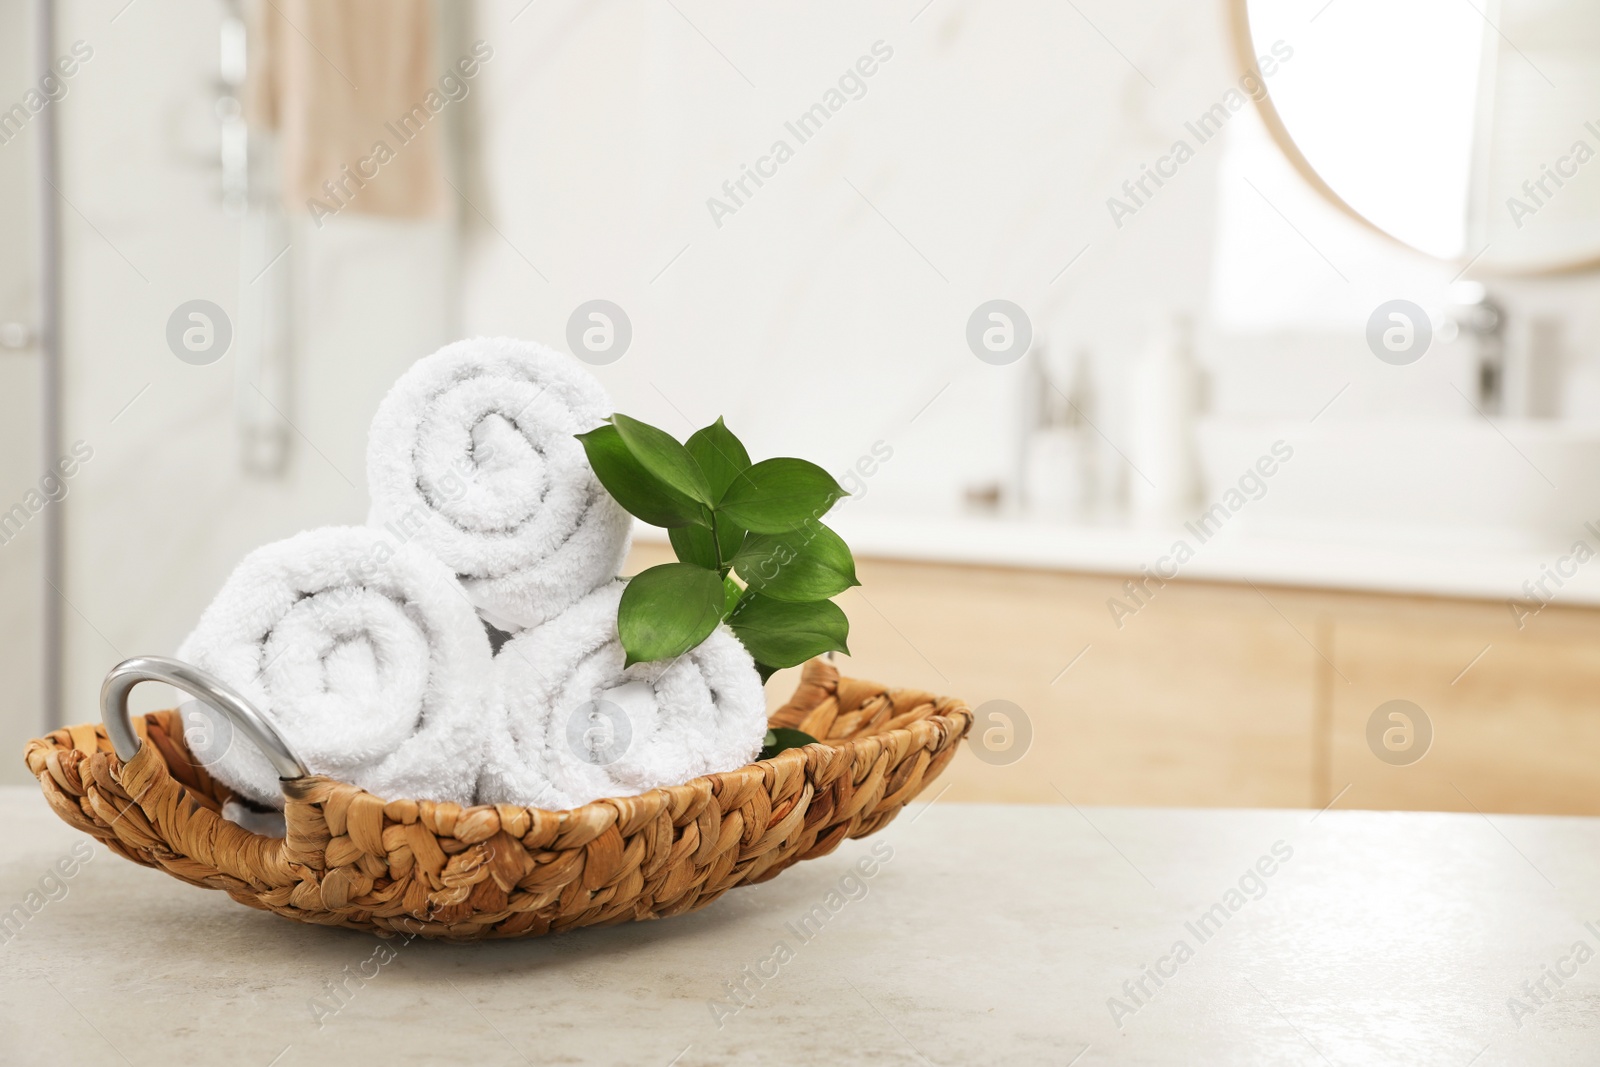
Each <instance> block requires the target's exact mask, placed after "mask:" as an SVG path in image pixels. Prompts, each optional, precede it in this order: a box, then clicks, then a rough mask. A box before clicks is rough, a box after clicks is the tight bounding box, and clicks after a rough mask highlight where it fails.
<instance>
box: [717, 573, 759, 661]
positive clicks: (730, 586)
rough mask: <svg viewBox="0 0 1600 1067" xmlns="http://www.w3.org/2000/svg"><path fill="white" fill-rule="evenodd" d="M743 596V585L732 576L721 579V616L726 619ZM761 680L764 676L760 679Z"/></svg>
mask: <svg viewBox="0 0 1600 1067" xmlns="http://www.w3.org/2000/svg"><path fill="white" fill-rule="evenodd" d="M742 596H744V586H742V585H740V584H739V583H738V582H736V581H734V580H733V579H732V578H724V579H722V617H723V618H724V619H726V618H727V617H728V616H729V615H730V614H731V613H732V612H733V609H734V608H736V607H738V606H739V598H740V597H742ZM761 680H762V681H763V682H764V681H766V679H765V678H763V679H761Z"/></svg>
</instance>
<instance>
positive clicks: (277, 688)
mask: <svg viewBox="0 0 1600 1067" xmlns="http://www.w3.org/2000/svg"><path fill="white" fill-rule="evenodd" d="M178 656H179V658H180V659H183V660H186V661H188V662H190V663H192V664H194V665H195V666H197V667H199V668H201V669H202V670H205V671H209V672H210V673H212V674H214V675H216V676H217V677H218V678H220V679H221V680H222V681H224V682H226V683H227V684H228V685H230V686H232V687H233V688H234V689H236V690H238V691H239V693H240V694H241V695H242V696H243V697H244V698H245V699H247V700H249V701H250V702H251V703H252V704H253V705H255V707H256V709H257V710H258V711H260V712H261V713H262V715H264V716H265V717H266V718H267V719H268V720H270V721H271V722H272V724H273V725H274V726H276V727H277V729H278V732H279V733H280V734H281V735H282V736H283V739H284V741H285V742H286V743H287V744H288V746H289V747H290V749H292V750H293V751H294V753H295V755H297V756H299V757H300V759H301V761H302V762H304V763H305V764H306V766H307V767H308V768H309V769H310V770H311V771H312V773H314V774H325V775H327V776H329V777H330V778H336V779H338V780H340V781H344V782H351V783H353V784H355V785H358V786H360V787H361V788H363V789H366V790H367V791H368V792H371V793H374V794H376V795H378V796H380V797H384V798H386V799H417V800H448V801H455V802H457V803H462V804H470V803H471V802H472V799H473V793H474V788H475V786H476V784H477V778H478V773H479V770H480V767H481V763H482V757H483V750H484V744H485V738H484V726H485V724H486V723H485V720H486V719H487V703H488V702H487V697H488V692H489V684H488V678H489V674H490V668H491V666H492V660H491V658H490V654H489V639H488V635H487V634H486V633H485V632H484V629H483V624H482V622H481V621H480V620H479V619H478V616H477V614H476V613H475V612H474V611H473V610H472V606H471V605H470V604H469V603H468V602H467V599H466V595H465V593H463V591H462V589H461V586H460V584H459V583H457V582H456V580H455V576H454V575H453V574H451V573H450V570H449V568H447V567H445V566H444V565H443V564H442V563H440V562H439V561H438V560H435V559H434V558H433V557H431V556H429V555H428V554H427V553H426V552H424V551H423V550H422V549H420V548H418V547H417V546H415V545H405V544H401V545H398V546H397V545H396V544H395V543H394V542H393V541H392V540H391V539H390V538H389V537H387V536H385V535H384V534H382V533H381V532H379V531H377V530H372V529H368V528H365V527H359V526H355V527H328V528H325V529H320V530H310V531H307V532H306V533H301V534H297V535H295V536H294V537H291V538H289V539H288V540H285V541H278V542H276V543H274V544H270V545H266V546H264V547H262V548H258V549H256V550H255V551H254V552H252V553H250V554H249V555H248V556H246V557H245V558H244V560H243V561H242V562H241V563H240V564H239V566H238V567H237V568H235V569H234V572H233V573H232V574H231V575H229V576H228V580H227V581H226V582H224V583H223V586H222V590H221V591H220V592H219V593H218V594H217V596H216V599H215V600H213V601H212V602H211V605H210V606H209V607H208V608H206V610H205V612H204V613H203V614H202V615H201V616H200V622H199V625H197V626H196V627H195V630H194V632H193V633H191V634H190V635H189V637H188V638H187V639H186V640H185V641H184V642H183V645H182V647H181V648H180V649H179V650H178ZM184 732H185V736H186V738H188V739H189V740H190V748H191V749H192V750H193V751H194V754H195V756H196V758H197V759H199V761H200V762H201V763H202V764H203V765H204V766H205V767H206V768H207V769H208V770H209V771H210V772H211V773H212V774H213V775H214V776H215V777H216V778H218V779H219V780H220V781H222V782H223V783H225V784H226V785H227V786H229V787H230V788H232V789H233V790H234V791H235V792H237V793H239V794H241V795H242V796H245V797H248V798H249V799H251V800H254V801H256V802H258V803H261V804H267V805H270V806H274V807H282V806H283V799H282V795H281V793H280V792H279V789H278V776H277V774H276V772H274V770H273V769H272V766H271V764H269V763H268V762H267V759H266V757H265V756H263V755H262V754H261V752H260V751H259V750H257V749H256V747H255V746H254V745H253V744H251V743H250V742H249V741H248V740H247V739H246V738H244V737H243V736H242V735H237V734H236V733H235V732H234V731H233V730H232V729H231V728H230V727H229V725H228V724H227V722H226V721H225V720H223V719H222V718H221V716H219V715H217V713H216V712H215V711H213V710H212V709H211V708H210V707H208V706H206V705H204V704H202V703H199V702H197V701H196V702H191V703H189V704H186V705H185V706H184Z"/></svg>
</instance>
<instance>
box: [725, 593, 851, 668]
mask: <svg viewBox="0 0 1600 1067" xmlns="http://www.w3.org/2000/svg"><path fill="white" fill-rule="evenodd" d="M728 625H729V626H731V627H733V632H734V634H736V635H737V636H738V638H739V640H740V641H742V642H744V647H745V648H746V649H748V650H749V652H750V655H752V656H754V657H755V659H756V662H758V663H764V664H767V665H768V666H771V667H794V666H797V665H799V664H801V663H804V662H805V661H806V660H808V659H810V658H811V657H813V656H820V655H822V653H824V652H844V653H846V654H848V653H849V651H850V649H849V647H848V646H847V645H846V644H845V642H846V639H847V638H848V637H849V636H850V620H848V619H846V618H845V616H844V612H842V611H840V610H839V605H837V604H835V603H833V601H831V600H818V601H813V602H812V603H809V604H794V603H788V602H786V601H782V600H773V599H772V598H771V597H765V596H762V595H761V594H760V593H757V592H755V591H754V590H746V591H745V594H744V596H743V597H741V598H740V600H739V604H738V606H737V607H735V608H734V609H733V613H732V614H731V615H729V616H728Z"/></svg>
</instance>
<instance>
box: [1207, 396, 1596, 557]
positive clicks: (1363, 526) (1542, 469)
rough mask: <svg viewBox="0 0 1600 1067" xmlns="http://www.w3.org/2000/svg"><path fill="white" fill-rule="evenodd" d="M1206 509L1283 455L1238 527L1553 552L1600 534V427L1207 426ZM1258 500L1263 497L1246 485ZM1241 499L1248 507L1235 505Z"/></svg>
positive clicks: (1455, 423) (1440, 423) (1232, 523)
mask: <svg viewBox="0 0 1600 1067" xmlns="http://www.w3.org/2000/svg"><path fill="white" fill-rule="evenodd" d="M1199 436H1200V453H1201V469H1202V473H1203V480H1204V483H1205V487H1204V499H1205V503H1204V504H1202V505H1201V506H1200V509H1199V510H1201V511H1204V510H1205V509H1206V508H1208V507H1210V506H1211V505H1212V504H1213V503H1215V502H1217V501H1218V500H1220V499H1221V498H1222V497H1223V494H1224V493H1225V491H1226V490H1227V489H1229V488H1230V487H1236V486H1238V484H1239V481H1240V478H1241V476H1243V475H1244V474H1245V472H1246V471H1248V470H1251V469H1252V468H1253V467H1254V466H1255V465H1256V462H1257V460H1258V459H1259V458H1260V457H1262V456H1271V455H1272V446H1273V444H1274V442H1276V441H1280V440H1281V441H1283V442H1284V443H1285V444H1286V445H1287V446H1288V447H1289V448H1292V449H1293V455H1292V456H1291V458H1290V459H1289V460H1287V461H1286V462H1281V463H1280V464H1279V465H1278V469H1277V471H1276V473H1274V474H1273V475H1272V476H1271V477H1268V478H1265V479H1263V480H1264V481H1265V483H1266V491H1265V493H1264V495H1260V496H1259V499H1252V500H1249V501H1248V502H1247V503H1246V504H1244V506H1243V507H1241V508H1239V509H1238V511H1237V512H1236V513H1234V514H1232V515H1230V517H1229V518H1228V520H1227V525H1228V526H1229V527H1233V528H1237V529H1243V530H1251V531H1254V532H1258V533H1265V534H1273V535H1282V536H1303V537H1304V536H1311V537H1317V538H1322V539H1340V540H1342V539H1352V538H1353V539H1360V540H1367V539H1378V540H1383V541H1394V540H1397V539H1399V540H1406V541H1414V540H1421V541H1423V542H1427V541H1430V540H1432V539H1439V540H1441V541H1442V542H1448V543H1451V544H1459V543H1461V542H1463V541H1482V542H1485V543H1488V542H1493V543H1497V544H1516V545H1528V546H1546V545H1550V546H1554V545H1565V544H1570V543H1571V542H1572V540H1574V539H1575V538H1577V537H1578V536H1580V535H1581V534H1583V532H1584V531H1583V525H1584V523H1585V522H1588V521H1591V520H1592V521H1594V522H1595V523H1596V525H1597V527H1600V426H1595V425H1580V424H1570V423H1559V422H1554V421H1532V420H1514V419H1508V420H1499V419H1496V420H1494V421H1493V423H1490V422H1489V421H1486V420H1484V419H1482V418H1474V419H1473V420H1472V421H1465V420H1449V421H1445V420H1429V421H1416V422H1400V421H1383V422H1378V421H1371V422H1336V421H1332V420H1328V421H1324V422H1319V423H1314V424H1308V423H1290V422H1282V423H1277V422H1266V421H1260V422H1246V421H1233V420H1229V421H1221V420H1213V421H1209V422H1206V423H1204V424H1202V426H1201V427H1200V435H1199ZM1246 490H1247V493H1246V495H1249V491H1250V490H1254V491H1255V492H1256V493H1260V490H1258V489H1255V487H1254V485H1253V484H1250V480H1249V479H1247V485H1246ZM1233 500H1234V502H1237V500H1238V498H1237V497H1234V498H1233Z"/></svg>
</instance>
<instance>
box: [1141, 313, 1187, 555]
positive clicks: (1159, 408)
mask: <svg viewBox="0 0 1600 1067" xmlns="http://www.w3.org/2000/svg"><path fill="white" fill-rule="evenodd" d="M1131 385H1132V388H1131V389H1130V398H1131V402H1132V411H1131V413H1130V415H1131V418H1130V424H1131V431H1132V432H1131V438H1130V442H1129V445H1130V447H1129V452H1130V456H1129V460H1130V462H1131V463H1132V465H1133V467H1134V470H1133V472H1132V473H1131V474H1130V475H1129V477H1128V496H1129V501H1130V503H1131V505H1132V511H1133V515H1134V517H1135V518H1136V519H1137V520H1139V521H1140V522H1142V523H1149V524H1159V525H1167V524H1172V523H1175V522H1178V521H1180V520H1182V519H1183V518H1184V516H1185V515H1186V514H1187V513H1188V512H1189V511H1191V510H1192V509H1193V508H1194V506H1195V505H1196V503H1197V502H1198V500H1199V495H1200V471H1199V456H1198V451H1199V449H1198V445H1197V443H1196V441H1197V433H1196V423H1197V422H1198V419H1199V412H1200V400H1201V395H1202V380H1201V373H1200V367H1199V365H1198V363H1197V362H1196V361H1195V353H1194V328H1193V323H1192V321H1191V320H1190V319H1189V318H1188V317H1187V316H1175V317H1174V318H1172V319H1170V320H1169V321H1168V322H1166V323H1165V324H1163V326H1162V327H1161V328H1159V329H1157V330H1156V331H1155V332H1154V334H1153V336H1152V338H1151V340H1150V343H1149V345H1148V346H1147V347H1146V349H1145V351H1144V353H1143V355H1142V356H1141V357H1140V358H1139V359H1138V360H1137V361H1136V362H1135V364H1134V368H1133V374H1132V383H1131Z"/></svg>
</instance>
